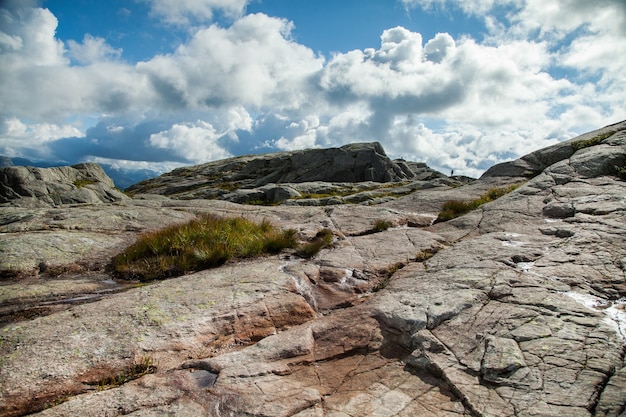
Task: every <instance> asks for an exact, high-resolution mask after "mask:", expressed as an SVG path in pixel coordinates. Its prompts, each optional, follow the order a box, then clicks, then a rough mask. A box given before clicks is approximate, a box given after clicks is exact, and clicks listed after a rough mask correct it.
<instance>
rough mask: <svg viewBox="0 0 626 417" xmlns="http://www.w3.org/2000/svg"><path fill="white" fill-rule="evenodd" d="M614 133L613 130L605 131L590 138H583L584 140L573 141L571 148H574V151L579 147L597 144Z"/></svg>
mask: <svg viewBox="0 0 626 417" xmlns="http://www.w3.org/2000/svg"><path fill="white" fill-rule="evenodd" d="M614 134H615V131H614V130H611V131H608V132H606V133H601V134H599V135H597V136H594V137H592V138H590V139H585V140H579V141H576V142H574V143H572V148H574V150H575V151H578V150H580V149H583V148H588V147H590V146H594V145H598V144H599V143H600V142H602V141H603V140H604V139H607V138H609V137H611V136H613V135H614Z"/></svg>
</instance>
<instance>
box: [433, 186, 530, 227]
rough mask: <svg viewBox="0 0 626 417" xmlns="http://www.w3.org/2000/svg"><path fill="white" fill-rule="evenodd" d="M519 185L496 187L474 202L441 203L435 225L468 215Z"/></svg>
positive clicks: (455, 201)
mask: <svg viewBox="0 0 626 417" xmlns="http://www.w3.org/2000/svg"><path fill="white" fill-rule="evenodd" d="M518 187H519V185H511V186H509V187H498V188H491V189H489V191H487V192H486V193H485V194H483V195H482V196H480V197H478V198H477V199H475V200H467V201H463V200H449V201H446V202H445V203H443V206H442V207H441V211H440V212H439V215H438V216H437V220H435V223H440V222H445V221H448V220H451V219H454V218H456V217H459V216H462V215H464V214H466V213H469V212H470V211H472V210H476V209H477V208H478V207H480V206H482V205H483V204H485V203H489V202H491V201H494V200H496V199H498V198H500V197H502V196H503V195H506V194H508V193H510V192H511V191H513V190H515V189H516V188H518Z"/></svg>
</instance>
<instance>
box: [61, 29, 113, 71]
mask: <svg viewBox="0 0 626 417" xmlns="http://www.w3.org/2000/svg"><path fill="white" fill-rule="evenodd" d="M67 45H68V47H69V55H70V57H72V58H73V59H74V60H75V61H77V62H78V63H80V64H83V65H84V64H93V63H97V62H102V61H108V60H115V59H117V58H119V57H120V56H121V55H122V50H121V49H116V48H113V47H112V46H110V45H108V44H107V43H106V40H104V39H103V38H97V37H94V36H92V35H90V34H86V35H85V37H84V38H83V42H82V43H78V42H76V41H74V40H69V41H68V42H67Z"/></svg>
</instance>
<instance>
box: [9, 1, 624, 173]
mask: <svg viewBox="0 0 626 417" xmlns="http://www.w3.org/2000/svg"><path fill="white" fill-rule="evenodd" d="M625 47H626V1H624V0H594V1H589V0H550V1H545V0H341V1H336V0H315V1H314V0H106V1H105V0H98V1H95V0H72V1H67V0H0V155H4V156H9V157H22V158H28V159H31V160H33V161H40V160H46V161H55V162H63V163H68V164H73V163H78V162H84V161H95V162H100V163H107V164H112V165H114V166H116V167H120V168H133V169H146V168H148V169H154V170H157V171H159V172H165V171H169V170H171V169H173V168H175V167H178V166H183V165H194V164H200V163H204V162H209V161H212V160H216V159H222V158H227V157H231V156H238V155H244V154H253V153H267V152H276V151H284V150H297V149H307V148H326V147H338V146H342V145H345V144H347V143H354V142H372V141H378V142H380V143H381V144H382V145H383V147H384V149H385V151H386V152H387V154H388V155H389V156H390V157H391V158H404V159H406V160H413V161H418V162H426V163H427V164H428V165H429V166H430V167H432V168H434V169H437V170H440V171H441V172H444V173H448V172H449V171H452V170H454V173H455V174H464V175H468V176H472V177H478V176H480V175H481V174H482V173H483V172H484V171H485V170H486V169H488V168H489V167H491V166H492V165H494V164H496V163H499V162H503V161H506V160H511V159H515V158H517V157H520V156H522V155H525V154H527V153H529V152H532V151H534V150H537V149H540V148H544V147H546V146H549V145H553V144H555V143H558V142H559V141H564V140H567V139H570V138H572V137H574V136H577V135H579V134H582V133H585V132H587V131H590V130H594V129H597V128H600V127H603V126H605V125H608V124H611V123H616V122H618V121H621V120H624V119H626V94H625V93H624V92H625V91H626V75H624V74H626V54H624V50H625Z"/></svg>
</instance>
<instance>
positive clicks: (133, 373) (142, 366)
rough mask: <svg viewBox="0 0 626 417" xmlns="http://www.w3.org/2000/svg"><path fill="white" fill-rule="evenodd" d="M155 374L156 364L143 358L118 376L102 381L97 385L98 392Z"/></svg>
mask: <svg viewBox="0 0 626 417" xmlns="http://www.w3.org/2000/svg"><path fill="white" fill-rule="evenodd" d="M154 372H156V364H155V363H154V359H152V357H150V356H144V357H142V358H141V360H139V361H138V362H137V363H135V364H133V365H131V366H129V367H128V369H126V370H125V371H123V372H121V373H119V374H118V375H115V376H112V377H107V378H104V379H102V380H101V381H100V382H99V383H98V390H100V391H104V390H106V389H110V388H116V387H119V386H121V385H124V384H125V383H127V382H130V381H132V380H134V379H137V378H141V377H142V376H144V375H147V374H152V373H154Z"/></svg>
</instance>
